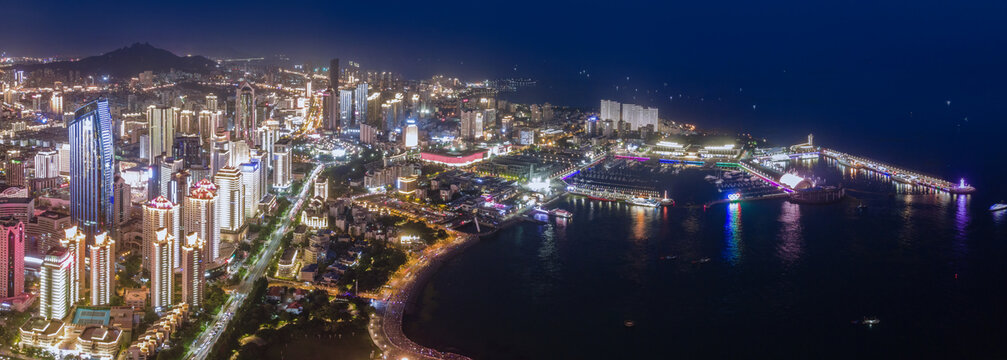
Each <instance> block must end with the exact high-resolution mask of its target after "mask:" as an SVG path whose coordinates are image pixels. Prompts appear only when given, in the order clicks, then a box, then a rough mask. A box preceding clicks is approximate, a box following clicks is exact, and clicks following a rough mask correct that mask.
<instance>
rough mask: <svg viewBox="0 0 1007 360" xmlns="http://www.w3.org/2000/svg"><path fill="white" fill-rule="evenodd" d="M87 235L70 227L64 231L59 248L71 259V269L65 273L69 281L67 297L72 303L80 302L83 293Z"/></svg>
mask: <svg viewBox="0 0 1007 360" xmlns="http://www.w3.org/2000/svg"><path fill="white" fill-rule="evenodd" d="M87 237H88V235H87V234H86V233H85V232H84V230H82V229H80V227H79V226H71V227H69V228H67V229H66V230H64V235H63V239H62V240H60V246H62V247H63V248H64V249H66V250H67V252H69V253H70V257H71V258H73V268H71V269H70V271H69V272H68V273H67V276H68V279H69V281H70V285H69V290H68V291H69V294H70V295H69V296H70V299H71V301H72V302H73V303H76V302H78V301H80V299H81V297H83V295H84V293H83V291H82V288H83V283H84V273H85V270H86V269H85V267H84V259H85V258H87V253H86V244H87Z"/></svg>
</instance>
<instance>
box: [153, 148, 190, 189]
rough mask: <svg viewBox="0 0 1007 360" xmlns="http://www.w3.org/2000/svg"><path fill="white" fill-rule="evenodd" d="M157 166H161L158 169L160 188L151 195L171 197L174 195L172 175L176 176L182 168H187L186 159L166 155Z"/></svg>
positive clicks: (158, 184)
mask: <svg viewBox="0 0 1007 360" xmlns="http://www.w3.org/2000/svg"><path fill="white" fill-rule="evenodd" d="M157 166H158V167H159V169H158V170H157V186H158V188H159V189H160V190H158V191H157V193H156V194H150V196H151V197H157V196H164V197H168V198H170V197H172V195H171V193H172V192H171V190H172V189H171V179H172V176H174V175H175V173H177V172H179V171H182V169H185V161H183V160H182V159H176V158H172V157H164V158H162V159H161V161H160V164H157Z"/></svg>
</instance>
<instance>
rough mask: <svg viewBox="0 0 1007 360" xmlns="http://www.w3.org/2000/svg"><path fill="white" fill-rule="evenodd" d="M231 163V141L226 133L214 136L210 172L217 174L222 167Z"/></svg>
mask: <svg viewBox="0 0 1007 360" xmlns="http://www.w3.org/2000/svg"><path fill="white" fill-rule="evenodd" d="M230 164H231V141H230V140H228V139H227V135H226V133H220V134H217V136H215V137H214V144H213V152H211V153H210V174H211V175H212V174H216V173H217V171H219V170H220V168H222V167H225V166H228V165H230Z"/></svg>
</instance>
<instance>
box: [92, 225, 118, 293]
mask: <svg viewBox="0 0 1007 360" xmlns="http://www.w3.org/2000/svg"><path fill="white" fill-rule="evenodd" d="M88 248H89V249H90V253H91V305H94V306H103V305H108V304H110V303H112V294H113V293H115V241H113V240H112V237H111V236H109V235H108V233H107V232H103V233H101V234H97V235H95V236H94V244H91V245H88Z"/></svg>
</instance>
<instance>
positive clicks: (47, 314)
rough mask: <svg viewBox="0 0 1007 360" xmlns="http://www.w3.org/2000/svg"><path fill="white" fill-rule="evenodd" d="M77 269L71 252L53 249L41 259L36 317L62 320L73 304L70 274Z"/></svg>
mask: <svg viewBox="0 0 1007 360" xmlns="http://www.w3.org/2000/svg"><path fill="white" fill-rule="evenodd" d="M76 267H77V264H75V263H74V257H73V256H72V255H71V252H70V251H68V250H67V249H65V248H54V249H52V250H50V251H49V252H48V253H46V254H45V257H44V258H43V259H42V268H41V270H40V271H39V307H38V315H39V316H42V317H44V318H47V319H54V320H62V319H63V318H65V317H66V315H67V314H68V313H69V312H70V308H71V307H73V304H75V303H76V302H77V301H76V298H75V297H74V296H76V295H75V294H74V293H73V290H72V286H71V285H72V284H73V279H72V277H71V272H73V269H74V268H76Z"/></svg>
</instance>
